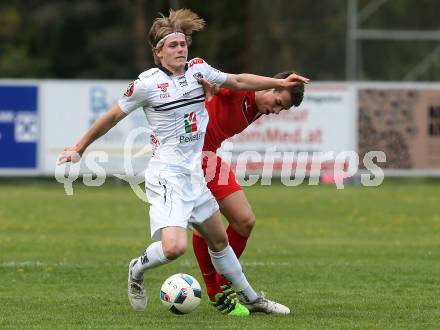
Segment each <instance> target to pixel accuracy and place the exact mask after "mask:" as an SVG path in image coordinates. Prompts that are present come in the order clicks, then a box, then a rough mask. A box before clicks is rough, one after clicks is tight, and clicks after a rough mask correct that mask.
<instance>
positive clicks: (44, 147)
mask: <svg viewBox="0 0 440 330" xmlns="http://www.w3.org/2000/svg"><path fill="white" fill-rule="evenodd" d="M127 86H128V82H109V81H82V82H81V81H78V82H74V81H62V80H57V81H45V82H43V83H41V84H40V93H41V94H40V95H41V99H42V102H41V104H42V107H41V109H40V110H41V132H42V134H41V147H40V148H41V155H42V157H41V158H42V159H41V166H42V169H43V173H44V174H45V175H51V176H52V175H54V173H55V167H56V160H57V158H58V156H59V154H60V153H61V152H62V151H63V149H64V148H65V147H68V146H71V145H73V144H75V143H76V142H77V141H78V140H79V139H80V138H81V137H82V135H83V134H84V133H85V132H86V131H87V130H88V129H89V128H90V126H91V125H92V124H93V122H94V121H95V120H96V119H97V118H98V117H99V116H101V115H102V114H103V113H104V112H106V111H107V110H108V109H109V108H110V107H111V106H112V105H113V104H114V103H115V102H116V101H117V100H118V99H119V97H120V96H121V95H122V94H123V93H124V92H125V90H126V88H127ZM145 146H147V147H148V146H149V134H148V132H147V122H146V118H145V115H144V113H143V112H142V111H141V110H140V109H138V110H136V111H134V112H133V113H131V114H130V115H129V116H127V117H126V118H124V119H123V120H122V121H121V122H119V123H118V125H116V126H115V127H113V128H112V129H111V130H110V131H109V133H108V134H106V135H105V136H103V137H101V138H99V139H98V140H97V141H96V142H94V143H93V144H92V145H91V146H90V147H89V148H88V151H87V152H86V154H85V155H84V156H85V157H83V160H82V161H81V164H80V169H81V171H80V173H81V174H84V173H94V174H96V173H97V172H98V171H101V172H102V170H101V169H103V170H104V171H105V173H106V174H134V173H130V171H134V172H135V173H137V172H139V171H141V170H143V169H145V168H146V163H147V162H148V159H149V155H148V152H145V151H146V150H145ZM143 149H144V150H143ZM124 152H125V153H126V156H127V157H124ZM127 162H128V163H127Z"/></svg>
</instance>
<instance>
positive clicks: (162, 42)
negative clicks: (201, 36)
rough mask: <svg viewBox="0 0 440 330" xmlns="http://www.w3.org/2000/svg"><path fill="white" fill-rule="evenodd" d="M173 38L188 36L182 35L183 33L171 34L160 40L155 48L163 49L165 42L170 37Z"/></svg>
mask: <svg viewBox="0 0 440 330" xmlns="http://www.w3.org/2000/svg"><path fill="white" fill-rule="evenodd" d="M171 36H185V37H186V34H185V33H182V32H171V33H169V34H167V35H166V36H165V37H163V38H162V39H160V40H159V41H158V42H157V44H156V47H155V48H158V47H162V45H163V44H164V43H165V40H166V39H167V38H168V37H171Z"/></svg>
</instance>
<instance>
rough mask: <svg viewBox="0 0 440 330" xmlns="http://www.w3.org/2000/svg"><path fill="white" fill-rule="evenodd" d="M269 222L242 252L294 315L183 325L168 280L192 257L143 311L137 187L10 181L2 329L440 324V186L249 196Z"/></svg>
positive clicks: (251, 270)
mask: <svg viewBox="0 0 440 330" xmlns="http://www.w3.org/2000/svg"><path fill="white" fill-rule="evenodd" d="M246 193H247V195H248V198H249V200H250V202H251V204H252V205H253V207H254V211H255V213H256V215H257V226H256V228H255V231H254V233H253V236H252V239H251V240H250V242H249V244H248V248H247V250H246V252H245V254H244V255H243V257H242V262H243V265H244V269H245V272H246V274H247V276H248V278H249V280H250V282H251V283H252V284H253V286H254V287H255V288H256V289H258V290H263V291H265V292H266V293H267V295H268V296H269V297H271V298H273V299H275V300H278V301H280V302H282V303H284V304H286V305H288V306H290V307H291V308H292V309H293V310H294V311H295V315H293V316H284V317H283V316H268V315H252V316H251V317H250V318H246V319H236V318H229V317H224V316H222V315H220V314H218V313H217V312H216V311H215V310H214V309H212V307H210V306H208V305H207V300H206V297H204V298H205V299H204V300H202V304H201V306H200V307H199V308H198V309H197V310H196V311H194V312H193V313H191V314H189V315H185V316H176V315H174V314H171V313H169V312H167V311H165V310H163V308H162V306H161V303H160V302H159V298H158V296H159V288H160V285H161V283H162V281H163V280H164V279H165V278H166V277H168V276H169V275H171V274H173V273H177V272H187V273H189V274H192V275H194V276H195V277H196V278H198V279H199V281H200V282H201V276H200V274H199V271H198V268H197V267H196V263H195V259H194V257H193V254H192V251H191V250H189V251H188V252H187V253H186V254H185V256H184V257H182V258H181V259H179V260H177V261H175V262H174V263H172V264H170V265H166V266H164V267H161V268H158V269H154V270H152V271H151V272H150V273H148V275H147V276H146V279H147V282H146V286H147V290H148V292H149V298H150V299H149V306H148V308H147V310H146V311H145V312H144V313H136V312H134V311H132V310H131V307H130V306H129V304H128V301H127V298H126V272H127V264H128V262H129V260H130V259H131V258H132V257H134V256H136V255H139V254H140V253H141V252H142V251H143V249H144V248H145V247H146V246H147V245H148V244H149V243H150V239H149V226H148V217H147V206H146V205H144V204H142V202H141V201H140V200H138V199H137V198H136V196H135V195H134V193H132V192H131V190H130V189H129V187H128V186H125V185H124V186H118V185H116V184H114V183H109V184H106V185H105V186H103V187H85V186H82V185H77V186H75V193H74V196H66V195H65V194H64V190H63V186H62V185H61V184H52V183H47V182H35V181H20V182H14V181H12V182H11V181H7V182H3V183H2V184H0V204H1V206H0V283H1V284H0V328H2V329H3V328H5V329H8V328H17V329H18V328H19V329H55V328H56V329H73V328H77V329H78V328H90V329H108V328H112V329H136V328H139V329H141V328H142V329H175V328H178V329H179V328H186V329H192V328H194V329H195V328H197V329H205V328H211V329H230V328H237V329H264V328H267V329H284V328H296V329H352V328H357V329H422V328H423V329H426V328H438V326H439V324H440V309H439V301H440V300H439V299H440V298H439V296H440V284H439V283H440V212H439V211H440V198H439V193H440V183H439V182H438V181H437V182H429V181H393V182H385V184H383V185H382V186H381V187H378V188H363V187H360V186H351V187H348V188H347V189H345V190H336V189H335V188H334V187H328V186H327V187H325V186H319V187H310V186H300V187H290V188H289V187H285V186H282V185H279V184H278V185H277V184H276V185H273V186H270V187H261V186H256V187H251V188H246Z"/></svg>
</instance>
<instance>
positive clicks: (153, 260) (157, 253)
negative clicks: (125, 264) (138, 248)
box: [131, 241, 171, 279]
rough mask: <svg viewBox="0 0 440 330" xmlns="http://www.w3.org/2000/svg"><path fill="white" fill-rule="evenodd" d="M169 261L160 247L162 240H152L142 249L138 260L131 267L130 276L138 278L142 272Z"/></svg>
mask: <svg viewBox="0 0 440 330" xmlns="http://www.w3.org/2000/svg"><path fill="white" fill-rule="evenodd" d="M169 262H171V260H168V259H167V258H166V257H165V255H164V253H163V248H162V242H160V241H159V242H154V243H152V244H151V245H150V246H149V247H147V248H146V249H145V251H144V254H143V255H142V256H140V257H139V258H138V261H137V262H136V264H135V265H134V266H133V268H132V273H131V274H132V276H133V277H134V278H135V279H140V277H141V276H142V274H143V273H144V272H145V271H146V270H147V269H151V268H155V267H158V266H160V265H164V264H167V263H169Z"/></svg>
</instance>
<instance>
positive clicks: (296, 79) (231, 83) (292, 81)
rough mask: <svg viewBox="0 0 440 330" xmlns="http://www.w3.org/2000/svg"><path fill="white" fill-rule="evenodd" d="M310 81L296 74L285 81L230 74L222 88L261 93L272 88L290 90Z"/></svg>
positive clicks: (245, 74) (251, 75)
mask: <svg viewBox="0 0 440 330" xmlns="http://www.w3.org/2000/svg"><path fill="white" fill-rule="evenodd" d="M308 82H309V79H308V78H306V77H303V76H300V75H298V74H296V73H293V74H291V75H290V76H288V77H287V78H285V79H276V78H269V77H263V76H257V75H253V74H249V73H242V74H228V78H227V79H226V81H225V83H224V84H223V85H222V87H225V88H229V89H238V90H248V91H259V90H264V89H271V88H288V87H293V86H296V85H298V84H307V83H308Z"/></svg>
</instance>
